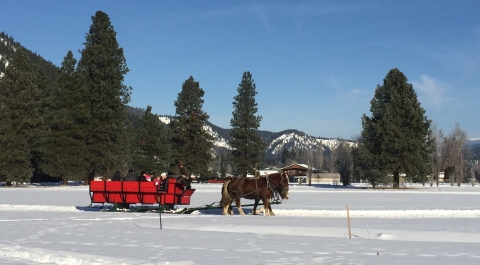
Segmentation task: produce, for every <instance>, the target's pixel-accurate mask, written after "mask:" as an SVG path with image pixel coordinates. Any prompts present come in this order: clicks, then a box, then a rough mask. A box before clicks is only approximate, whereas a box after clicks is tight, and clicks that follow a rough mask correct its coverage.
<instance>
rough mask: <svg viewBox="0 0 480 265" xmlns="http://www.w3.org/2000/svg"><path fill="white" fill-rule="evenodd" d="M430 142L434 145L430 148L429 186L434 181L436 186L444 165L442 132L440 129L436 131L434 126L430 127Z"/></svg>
mask: <svg viewBox="0 0 480 265" xmlns="http://www.w3.org/2000/svg"><path fill="white" fill-rule="evenodd" d="M432 138H433V141H432V144H433V145H435V146H433V148H432V152H433V154H432V171H433V172H432V174H431V175H430V186H433V182H434V181H435V182H436V184H437V187H438V184H439V179H440V172H441V171H442V170H443V166H444V161H445V159H444V156H442V144H443V142H442V139H443V133H442V130H440V131H437V130H436V129H435V128H434V129H432Z"/></svg>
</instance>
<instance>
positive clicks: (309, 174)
mask: <svg viewBox="0 0 480 265" xmlns="http://www.w3.org/2000/svg"><path fill="white" fill-rule="evenodd" d="M307 154H308V160H307V161H308V163H307V165H308V169H307V181H308V186H312V163H313V150H312V149H309V150H308V152H307Z"/></svg>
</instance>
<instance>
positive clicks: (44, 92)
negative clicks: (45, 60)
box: [30, 66, 51, 173]
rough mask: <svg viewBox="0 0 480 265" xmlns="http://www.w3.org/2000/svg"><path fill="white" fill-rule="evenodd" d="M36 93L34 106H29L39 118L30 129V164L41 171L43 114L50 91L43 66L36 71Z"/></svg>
mask: <svg viewBox="0 0 480 265" xmlns="http://www.w3.org/2000/svg"><path fill="white" fill-rule="evenodd" d="M35 77H36V82H35V83H36V87H37V89H36V91H37V92H36V93H35V96H36V97H35V99H34V104H35V106H30V107H32V108H35V109H37V110H38V115H39V117H40V118H41V124H39V126H36V128H35V130H32V131H30V133H31V135H32V138H33V140H32V144H31V147H32V158H31V160H32V165H33V168H34V172H36V173H42V167H43V164H44V162H45V160H44V157H45V144H46V139H47V135H48V130H47V127H46V117H45V115H46V114H47V112H48V111H49V104H50V102H49V100H50V99H49V97H48V95H49V94H50V93H51V91H50V89H51V84H50V80H49V77H48V75H47V72H46V70H45V67H44V66H40V67H39V70H38V71H37V72H36V76H35Z"/></svg>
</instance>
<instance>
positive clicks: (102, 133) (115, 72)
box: [78, 11, 131, 177]
mask: <svg viewBox="0 0 480 265" xmlns="http://www.w3.org/2000/svg"><path fill="white" fill-rule="evenodd" d="M92 22H93V23H92V25H91V26H90V31H89V32H88V34H87V35H86V42H85V43H84V45H85V48H84V49H83V50H81V55H82V57H81V59H80V61H79V63H78V70H79V72H80V73H81V74H82V76H83V78H84V80H85V84H86V87H87V88H88V91H87V93H86V94H85V95H84V96H85V97H84V98H83V99H82V100H81V102H88V104H89V106H88V109H89V113H90V114H91V116H90V119H89V120H88V124H87V125H88V130H86V131H87V132H88V134H87V135H86V142H85V143H86V147H87V148H86V153H85V154H86V159H87V161H88V162H89V164H90V168H91V170H92V171H95V170H96V169H100V170H101V171H102V173H103V176H104V177H106V174H107V170H109V169H114V168H115V167H117V166H118V164H120V163H121V162H122V161H123V160H124V159H123V158H124V157H123V155H124V154H122V153H121V150H122V148H121V145H122V143H121V142H122V141H125V139H126V137H125V131H126V129H125V120H126V110H125V104H127V103H128V102H129V101H130V90H131V88H130V87H127V86H125V85H124V84H123V79H124V75H125V74H126V73H127V72H128V71H129V70H128V68H127V65H126V59H125V57H124V55H123V49H122V48H120V47H119V44H118V42H117V39H116V32H115V31H114V30H113V26H112V25H111V23H110V18H109V17H108V15H107V14H105V13H103V12H102V11H97V12H96V13H95V16H93V17H92ZM89 173H91V172H89Z"/></svg>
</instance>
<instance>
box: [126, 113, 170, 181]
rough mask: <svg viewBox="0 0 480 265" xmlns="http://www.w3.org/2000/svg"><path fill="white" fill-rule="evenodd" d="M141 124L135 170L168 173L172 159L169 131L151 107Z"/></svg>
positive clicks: (138, 132) (138, 131)
mask: <svg viewBox="0 0 480 265" xmlns="http://www.w3.org/2000/svg"><path fill="white" fill-rule="evenodd" d="M140 123H141V126H142V127H141V128H139V129H138V130H137V147H138V151H137V152H136V155H135V161H134V165H135V168H136V169H137V170H149V171H154V172H156V173H160V172H164V171H167V170H168V169H169V166H170V162H171V157H172V154H171V148H170V141H169V140H170V139H169V137H168V131H166V129H165V128H164V126H163V124H162V123H160V120H159V118H158V116H157V115H154V114H152V107H151V106H148V107H147V110H146V111H145V114H144V115H143V116H142V118H141V119H140Z"/></svg>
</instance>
